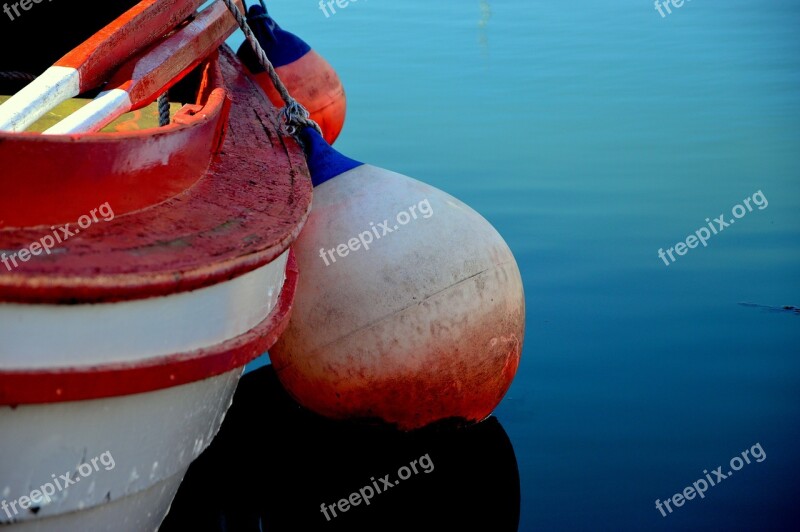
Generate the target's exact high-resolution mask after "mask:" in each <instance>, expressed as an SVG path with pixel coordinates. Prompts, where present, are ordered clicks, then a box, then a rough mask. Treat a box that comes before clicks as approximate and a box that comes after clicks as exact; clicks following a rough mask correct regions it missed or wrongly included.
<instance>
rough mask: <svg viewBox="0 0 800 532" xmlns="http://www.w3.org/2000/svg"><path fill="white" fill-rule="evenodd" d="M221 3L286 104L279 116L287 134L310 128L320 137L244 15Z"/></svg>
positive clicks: (229, 0)
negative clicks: (234, 19) (237, 25)
mask: <svg viewBox="0 0 800 532" xmlns="http://www.w3.org/2000/svg"><path fill="white" fill-rule="evenodd" d="M222 1H223V2H225V5H226V6H228V9H229V10H230V12H231V14H232V15H233V16H234V17H235V18H236V23H237V24H239V27H240V28H241V29H242V31H243V32H244V36H245V37H246V38H247V42H249V43H250V46H251V47H252V48H253V51H254V52H255V54H256V57H257V58H258V62H259V63H261V66H262V67H264V70H265V71H266V72H267V74H268V75H269V78H270V79H271V80H272V84H273V85H274V86H275V89H276V90H277V91H278V94H280V95H281V99H282V100H283V101H284V103H286V107H284V108H283V110H282V111H281V114H282V115H283V120H284V122H285V123H286V129H287V131H288V132H289V134H290V135H296V134H297V129H298V128H304V127H312V128H314V129H316V130H317V131H318V132H319V134H320V135H322V129H321V128H320V127H319V124H317V123H316V122H314V121H313V120H311V118H310V116H311V115H310V114H309V112H308V110H307V109H306V108H305V107H303V106H302V105H301V104H300V102H298V101H297V100H295V99H294V98H292V95H291V94H289V89H287V88H286V85H284V84H283V82H282V81H281V78H280V77H279V76H278V73H277V72H276V71H275V67H274V66H272V62H271V61H270V60H269V58H268V57H267V53H266V52H265V51H264V49H263V48H262V47H261V44H259V42H258V39H257V38H256V36H255V35H254V34H253V30H251V29H250V24H248V23H247V19H245V18H244V15H242V13H241V11H239V8H238V7H236V5H235V4H234V3H233V0H222ZM262 5H263V3H262ZM265 8H266V6H265Z"/></svg>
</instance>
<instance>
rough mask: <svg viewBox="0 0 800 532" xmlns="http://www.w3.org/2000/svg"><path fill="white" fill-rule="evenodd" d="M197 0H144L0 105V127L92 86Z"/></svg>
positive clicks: (31, 118)
mask: <svg viewBox="0 0 800 532" xmlns="http://www.w3.org/2000/svg"><path fill="white" fill-rule="evenodd" d="M201 4H203V0H144V1H142V2H140V3H139V4H137V5H136V6H134V7H133V8H131V9H129V10H128V11H126V12H125V13H123V14H122V15H121V16H120V17H119V18H117V19H116V20H115V21H113V22H112V23H110V24H109V25H107V26H106V27H105V28H103V29H102V30H100V31H99V32H97V33H95V34H94V35H93V36H92V37H90V38H89V39H88V40H87V41H85V42H83V43H82V44H81V45H80V46H78V47H77V48H75V49H74V50H72V51H71V52H69V53H68V54H67V55H65V56H64V57H62V58H61V59H59V60H58V61H57V62H56V63H55V64H54V65H53V66H51V67H50V68H48V69H47V70H46V71H45V72H44V73H43V74H42V75H41V76H39V77H38V78H36V79H35V80H34V81H32V82H31V83H30V84H28V86H26V87H25V88H24V89H22V90H21V91H20V92H18V93H17V94H15V95H14V96H13V97H11V98H10V99H9V100H8V101H6V102H5V103H4V104H3V105H0V131H24V130H25V129H26V128H27V127H28V126H30V125H31V124H33V123H34V122H36V120H38V119H39V118H40V117H42V116H43V115H44V114H45V113H47V111H49V110H50V109H52V108H53V107H55V106H56V105H58V104H59V103H61V102H63V101H65V100H68V99H70V98H73V97H75V96H77V95H79V94H80V93H82V92H85V91H87V90H90V89H94V88H97V87H98V86H99V85H100V84H101V83H102V82H104V81H105V80H106V79H108V77H109V76H110V75H111V74H112V73H113V72H114V70H115V69H116V68H117V67H118V66H119V65H120V64H121V63H123V62H125V61H127V60H128V59H130V57H131V56H133V55H134V54H136V53H137V52H140V51H141V50H143V49H145V48H146V47H147V46H149V45H151V44H152V43H154V42H156V41H157V40H158V39H160V38H162V37H163V36H164V35H165V34H166V33H167V32H169V31H170V30H172V29H173V28H175V26H177V25H178V24H180V23H181V22H182V21H184V20H186V19H187V18H188V17H189V16H190V15H191V14H192V13H194V12H195V11H196V10H197V8H198V7H199V6H200V5H201Z"/></svg>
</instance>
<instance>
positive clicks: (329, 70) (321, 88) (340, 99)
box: [237, 4, 347, 144]
mask: <svg viewBox="0 0 800 532" xmlns="http://www.w3.org/2000/svg"><path fill="white" fill-rule="evenodd" d="M247 21H248V23H249V24H250V27H251V28H252V30H253V33H254V34H255V36H256V38H257V39H258V42H259V43H260V44H261V47H262V48H264V52H266V54H267V57H268V58H269V60H270V62H272V65H273V66H274V67H275V70H276V72H277V73H278V75H279V76H280V78H281V81H283V83H284V84H285V85H286V88H287V89H289V92H290V93H291V95H292V96H293V97H294V98H295V99H296V100H297V101H298V102H300V103H301V104H302V105H303V107H305V108H306V109H307V110H308V112H309V113H310V115H311V119H312V120H314V121H315V122H316V123H317V124H319V126H320V128H321V129H322V133H323V136H324V137H325V140H326V141H328V143H329V144H333V143H334V141H335V140H336V138H337V137H338V136H339V133H341V131H342V127H343V126H344V119H345V114H346V111H347V97H346V96H345V92H344V87H343V86H342V82H341V80H340V79H339V75H338V74H337V73H336V71H335V70H334V69H333V67H332V66H331V65H330V64H329V63H328V62H327V61H326V60H325V59H324V58H323V57H322V56H321V55H319V54H318V53H317V52H315V51H314V50H312V49H311V47H310V46H309V45H308V44H306V42H305V41H303V40H302V39H300V38H299V37H298V36H296V35H294V34H292V33H289V32H288V31H286V30H284V29H283V28H281V27H280V26H278V24H277V22H275V20H274V19H273V18H272V17H270V16H269V14H267V12H266V11H264V8H263V7H261V6H260V5H258V4H256V5H253V6H251V7H250V9H249V10H248V12H247ZM237 54H238V55H239V57H240V58H241V59H242V61H243V62H244V64H245V65H246V66H247V68H248V69H249V70H250V71H251V72H252V73H253V75H254V76H255V78H256V80H257V81H258V84H259V85H260V86H261V88H262V89H264V92H266V93H267V96H268V97H269V99H270V101H271V102H272V103H273V105H275V106H277V107H283V106H284V102H283V100H282V99H281V96H280V94H278V91H277V90H275V87H274V86H273V84H272V80H271V79H270V77H269V75H268V74H267V73H266V72H265V71H264V68H263V67H262V66H261V65H260V64H259V62H258V59H257V58H256V55H255V53H254V52H253V49H252V47H251V46H250V44H249V43H248V42H247V41H245V42H244V44H242V46H241V47H240V48H239V51H238V52H237Z"/></svg>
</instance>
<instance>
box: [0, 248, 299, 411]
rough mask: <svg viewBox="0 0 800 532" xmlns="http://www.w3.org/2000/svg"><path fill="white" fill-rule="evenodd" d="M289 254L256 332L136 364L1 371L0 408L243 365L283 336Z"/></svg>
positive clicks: (291, 274)
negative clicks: (271, 307)
mask: <svg viewBox="0 0 800 532" xmlns="http://www.w3.org/2000/svg"><path fill="white" fill-rule="evenodd" d="M297 277H298V272H297V263H296V261H295V258H294V255H293V254H291V253H290V255H289V260H288V263H287V266H286V281H285V282H284V285H283V290H282V292H281V295H280V299H279V300H278V304H277V305H276V307H275V309H274V310H273V311H272V313H271V314H270V315H269V316H268V317H267V318H266V319H264V321H263V322H261V323H260V324H259V325H258V326H257V327H256V328H254V329H252V330H250V331H248V332H247V333H245V334H242V335H241V336H238V337H237V338H233V339H231V340H228V341H227V342H224V343H222V344H219V345H216V346H213V347H209V348H205V349H198V350H195V351H192V352H190V353H180V354H173V355H169V356H164V357H159V358H154V359H148V360H146V361H144V362H142V363H138V364H109V365H107V366H95V367H87V368H70V369H54V370H36V371H24V370H22V371H0V406H6V405H12V406H16V405H20V404H43V403H59V402H67V401H83V400H89V399H101V398H104V397H119V396H123V395H131V394H135V393H144V392H151V391H155V390H161V389H163V388H170V387H174V386H180V385H182V384H187V383H190V382H195V381H198V380H202V379H207V378H209V377H213V376H216V375H221V374H222V373H226V372H228V371H231V370H233V369H235V368H237V367H242V366H244V365H246V364H247V363H249V362H250V361H252V360H254V359H255V358H257V357H258V356H260V355H261V354H262V353H264V352H265V351H266V350H267V349H269V348H270V347H272V345H273V344H274V343H275V341H276V340H277V339H278V337H279V336H280V335H281V333H283V331H284V329H285V328H286V326H287V324H288V322H289V316H290V313H291V309H292V303H293V301H294V294H295V290H296V288H297Z"/></svg>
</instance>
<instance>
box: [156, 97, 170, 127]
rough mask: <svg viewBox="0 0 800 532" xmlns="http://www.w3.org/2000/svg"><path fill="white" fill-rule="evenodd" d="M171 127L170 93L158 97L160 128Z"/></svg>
mask: <svg viewBox="0 0 800 532" xmlns="http://www.w3.org/2000/svg"><path fill="white" fill-rule="evenodd" d="M168 125H169V95H168V91H164V92H163V93H161V96H159V97H158V127H164V126H168Z"/></svg>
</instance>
